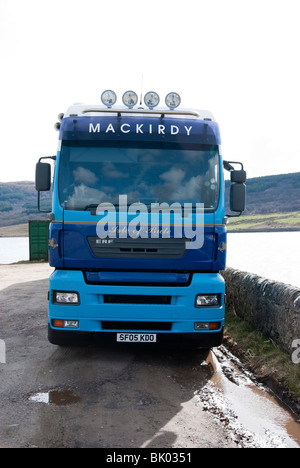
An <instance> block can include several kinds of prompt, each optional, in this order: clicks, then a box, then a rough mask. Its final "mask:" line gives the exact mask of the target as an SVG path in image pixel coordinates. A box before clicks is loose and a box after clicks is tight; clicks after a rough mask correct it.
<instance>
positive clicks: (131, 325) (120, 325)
mask: <svg viewBox="0 0 300 468" xmlns="http://www.w3.org/2000/svg"><path fill="white" fill-rule="evenodd" d="M101 325H102V329H103V330H139V331H141V330H147V331H149V330H151V331H170V330H171V329H172V323H171V322H117V321H103V322H101Z"/></svg>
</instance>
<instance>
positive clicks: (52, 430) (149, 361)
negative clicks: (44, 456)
mask: <svg viewBox="0 0 300 468" xmlns="http://www.w3.org/2000/svg"><path fill="white" fill-rule="evenodd" d="M47 290H48V280H40V281H33V282H26V283H19V284H18V285H13V286H9V287H8V288H6V289H4V290H2V291H1V292H0V303H1V330H2V331H1V334H3V336H0V338H2V339H5V341H6V345H7V363H6V364H5V365H3V366H1V367H0V376H1V384H0V401H1V403H0V410H1V422H0V433H1V442H2V443H3V444H6V445H9V446H13V447H21V446H29V447H30V446H36V447H45V448H46V447H47V448H48V447H49V448H50V447H100V448H101V447H105V448H129V447H133V448H140V447H148V448H150V447H151V448H159V447H177V446H180V447H201V446H202V447H210V446H214V444H213V442H212V440H211V436H210V431H211V429H209V428H208V423H207V421H206V420H205V413H204V412H203V411H202V409H201V408H200V407H199V406H197V402H196V401H195V394H197V392H199V391H200V390H201V388H202V387H203V386H204V385H205V384H206V383H207V382H208V381H209V380H210V379H211V377H212V375H213V374H214V369H213V366H212V365H211V364H210V361H209V359H207V357H208V354H209V352H208V351H201V350H179V349H159V348H155V347H153V348H152V347H148V348H145V347H143V348H141V347H139V345H138V344H136V345H133V346H130V347H129V346H128V345H125V346H124V347H119V346H118V347H117V346H112V345H111V346H105V347H104V346H101V345H93V346H81V347H58V346H54V345H51V344H50V343H49V342H48V340H47ZM150 346H151V345H150ZM51 392H52V395H53V392H56V399H54V398H51ZM35 395H44V399H40V400H39V399H38V397H37V398H34V396H35ZM47 395H48V398H47ZM59 395H61V398H59ZM68 395H72V398H69V396H68ZM57 396H58V398H57ZM16 421H17V422H16ZM19 421H22V424H19Z"/></svg>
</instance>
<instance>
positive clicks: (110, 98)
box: [101, 89, 117, 108]
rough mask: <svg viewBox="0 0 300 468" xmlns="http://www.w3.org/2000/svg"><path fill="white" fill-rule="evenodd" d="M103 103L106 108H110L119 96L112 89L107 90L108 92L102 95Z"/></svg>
mask: <svg viewBox="0 0 300 468" xmlns="http://www.w3.org/2000/svg"><path fill="white" fill-rule="evenodd" d="M101 101H102V103H103V104H104V105H105V106H107V107H108V108H110V107H112V106H113V105H114V104H115V103H116V101H117V95H116V93H115V92H114V91H112V90H111V89H107V90H106V91H103V93H102V94H101Z"/></svg>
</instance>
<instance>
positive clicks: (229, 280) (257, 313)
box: [222, 268, 300, 354]
mask: <svg viewBox="0 0 300 468" xmlns="http://www.w3.org/2000/svg"><path fill="white" fill-rule="evenodd" d="M222 275H223V276H224V279H225V282H226V294H227V305H228V307H231V308H233V309H234V311H235V313H236V314H237V315H238V316H239V317H240V318H242V319H243V320H245V321H247V322H249V323H251V324H252V325H253V326H254V327H255V328H257V329H259V330H260V331H261V332H263V333H264V334H265V335H266V336H268V337H270V338H271V339H272V340H273V342H275V343H276V344H277V345H279V346H280V347H281V348H282V349H283V350H284V351H286V352H287V353H289V354H291V353H292V352H293V350H294V348H292V343H293V341H294V340H296V339H300V289H299V288H297V287H293V286H289V285H287V284H284V283H279V282H276V281H272V280H268V279H266V278H262V277H261V276H257V275H254V274H252V273H247V272H243V271H239V270H234V269H233V268H226V270H225V271H223V272H222Z"/></svg>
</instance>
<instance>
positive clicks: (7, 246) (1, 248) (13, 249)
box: [0, 237, 29, 264]
mask: <svg viewBox="0 0 300 468" xmlns="http://www.w3.org/2000/svg"><path fill="white" fill-rule="evenodd" d="M20 260H29V237H0V264H9V263H15V262H19V261H20Z"/></svg>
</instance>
